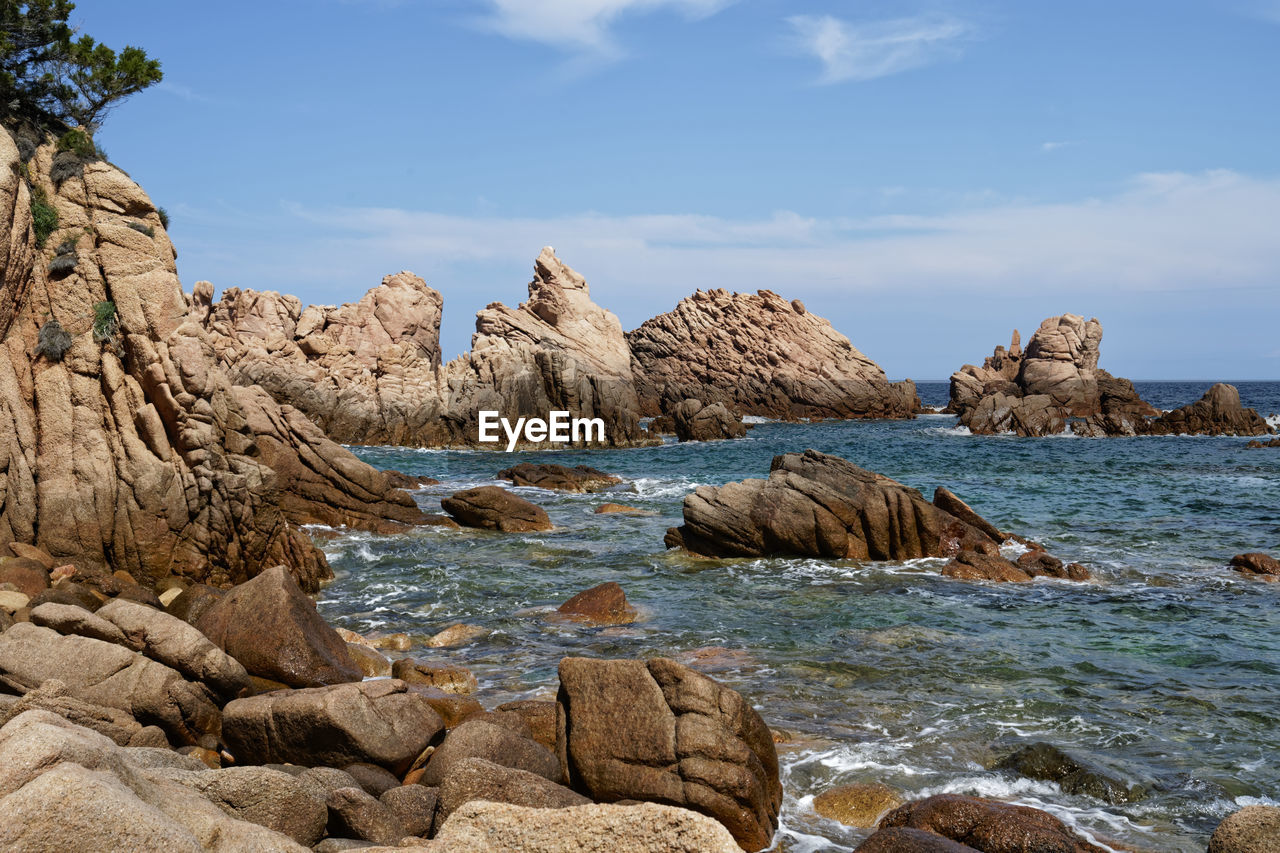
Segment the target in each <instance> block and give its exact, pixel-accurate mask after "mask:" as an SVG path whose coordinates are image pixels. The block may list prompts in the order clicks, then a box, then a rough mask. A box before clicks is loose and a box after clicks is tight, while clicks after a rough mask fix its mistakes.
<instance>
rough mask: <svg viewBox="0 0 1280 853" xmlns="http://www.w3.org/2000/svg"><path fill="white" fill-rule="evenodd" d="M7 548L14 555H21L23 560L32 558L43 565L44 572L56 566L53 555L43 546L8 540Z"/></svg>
mask: <svg viewBox="0 0 1280 853" xmlns="http://www.w3.org/2000/svg"><path fill="white" fill-rule="evenodd" d="M9 550H10V551H12V552H13V554H14V556H16V557H21V558H22V559H24V560H34V561H35V562H37V563H39V564H40V565H41V566H43V567H44V569H45V571H46V572H51V571H53V570H54V569H55V568H57V566H58V561H57V560H55V559H53V555H51V554H50V553H49V552H48V551H46V550H44V549H43V548H37V547H36V546H34V545H28V544H27V543H25V542H10V543H9Z"/></svg>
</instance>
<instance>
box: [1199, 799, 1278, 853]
mask: <svg viewBox="0 0 1280 853" xmlns="http://www.w3.org/2000/svg"><path fill="white" fill-rule="evenodd" d="M1276 849H1280V808H1276V807H1275V806H1245V807H1244V808H1242V809H1240V811H1238V812H1233V813H1231V814H1229V815H1227V817H1226V819H1225V820H1224V821H1222V823H1220V824H1218V828H1217V829H1215V830H1214V831H1213V837H1212V838H1210V839H1209V853H1255V851H1260V850H1276Z"/></svg>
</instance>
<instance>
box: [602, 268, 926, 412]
mask: <svg viewBox="0 0 1280 853" xmlns="http://www.w3.org/2000/svg"><path fill="white" fill-rule="evenodd" d="M627 341H628V343H630V345H631V354H632V358H633V360H634V364H635V370H634V372H635V378H636V387H637V389H638V391H639V396H640V401H641V406H642V409H643V412H642V413H643V414H645V415H648V416H657V415H659V414H662V413H663V412H665V411H668V410H670V409H671V408H672V407H673V406H674V405H675V404H677V403H679V402H680V401H681V400H687V399H697V400H701V401H703V402H704V403H705V404H707V405H713V404H715V403H722V404H724V406H725V407H726V408H727V409H728V410H729V411H731V412H734V413H736V414H737V415H739V416H742V415H760V416H763V417H768V418H777V419H779V420H797V419H799V418H865V417H890V418H909V417H913V416H914V414H915V412H917V411H919V410H920V400H919V398H918V397H917V396H916V393H915V385H914V384H912V383H911V382H910V381H909V380H908V381H907V382H903V383H890V382H889V380H888V379H887V378H886V376H885V374H884V371H883V370H881V369H880V367H879V365H877V364H876V363H875V362H873V361H872V360H871V359H869V358H867V357H866V356H865V355H863V354H862V353H860V352H858V350H857V349H855V348H854V346H853V345H852V344H851V343H850V342H849V339H848V338H846V337H845V336H844V335H842V334H840V333H839V332H837V331H836V330H835V329H833V328H832V327H831V324H830V323H829V322H827V321H826V320H824V319H822V318H821V317H819V316H817V315H815V314H812V313H810V312H809V311H807V310H806V309H805V307H804V305H803V304H801V303H800V301H799V300H795V301H792V302H788V301H787V300H785V299H783V298H782V297H781V296H779V295H778V294H776V293H773V292H772V291H769V290H761V291H758V292H757V293H730V292H729V291H727V290H720V289H716V290H709V291H701V290H699V291H698V292H696V293H694V294H693V295H692V296H689V297H688V298H686V299H682V300H680V304H678V305H677V306H676V307H675V310H674V311H671V312H669V313H667V314H660V315H658V316H657V317H654V318H653V319H652V320H648V321H646V322H645V323H644V324H643V325H641V326H640V328H638V329H636V330H635V331H632V332H628V333H627Z"/></svg>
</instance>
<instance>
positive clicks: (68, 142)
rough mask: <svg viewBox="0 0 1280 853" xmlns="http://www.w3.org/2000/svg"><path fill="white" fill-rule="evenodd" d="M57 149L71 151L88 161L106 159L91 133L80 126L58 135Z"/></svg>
mask: <svg viewBox="0 0 1280 853" xmlns="http://www.w3.org/2000/svg"><path fill="white" fill-rule="evenodd" d="M57 149H58V150H59V151H67V152H70V153H72V154H74V155H75V156H77V157H79V158H80V159H81V160H83V161H84V162H86V163H89V162H92V161H94V160H102V159H105V158H104V157H103V156H102V149H100V148H99V147H98V146H97V145H95V144H94V142H93V140H92V139H90V138H89V134H87V133H85V132H84V131H83V130H81V129H79V128H72V129H71V130H68V131H67V132H66V133H64V134H62V136H60V137H58V145H57Z"/></svg>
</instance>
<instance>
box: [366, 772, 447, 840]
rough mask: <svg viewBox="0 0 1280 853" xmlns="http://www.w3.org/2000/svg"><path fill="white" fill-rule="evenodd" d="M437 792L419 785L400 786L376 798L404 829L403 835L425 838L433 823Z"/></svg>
mask: <svg viewBox="0 0 1280 853" xmlns="http://www.w3.org/2000/svg"><path fill="white" fill-rule="evenodd" d="M438 798H439V792H437V791H436V789H435V788H424V787H423V786H421V785H401V786H400V787H398V788H391V789H389V790H387V791H386V792H385V793H383V795H382V796H380V797H378V802H380V803H382V805H383V806H385V807H386V809H387V811H389V812H391V815H392V816H393V817H394V818H395V819H396V820H398V821H399V822H400V825H401V826H402V827H404V832H405V835H414V836H418V837H420V838H425V837H426V836H427V834H428V833H430V832H431V825H432V823H433V822H434V821H435V814H436V801H437V799H438Z"/></svg>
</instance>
